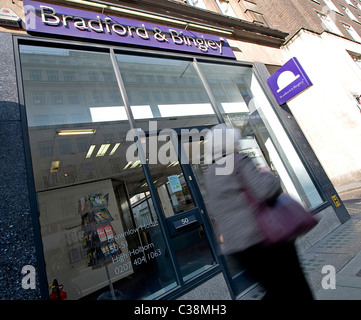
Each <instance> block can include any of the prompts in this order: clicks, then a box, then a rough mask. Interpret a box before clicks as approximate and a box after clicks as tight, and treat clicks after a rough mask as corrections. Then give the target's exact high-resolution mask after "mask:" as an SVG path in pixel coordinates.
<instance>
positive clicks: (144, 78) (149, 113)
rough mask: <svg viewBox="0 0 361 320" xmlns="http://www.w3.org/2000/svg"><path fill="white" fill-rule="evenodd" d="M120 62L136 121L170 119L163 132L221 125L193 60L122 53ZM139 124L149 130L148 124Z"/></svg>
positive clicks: (161, 123) (141, 122)
mask: <svg viewBox="0 0 361 320" xmlns="http://www.w3.org/2000/svg"><path fill="white" fill-rule="evenodd" d="M117 61H118V66H119V70H120V72H121V74H122V78H123V80H124V83H125V88H126V91H127V95H128V98H129V101H130V104H131V107H132V111H133V112H135V110H133V108H135V109H136V112H137V117H136V116H135V115H134V118H135V119H139V120H140V119H141V118H140V117H139V116H140V115H142V114H143V117H142V119H146V118H148V119H152V118H160V117H162V118H165V119H168V120H167V121H162V122H160V123H159V125H160V126H161V127H160V128H159V129H162V128H175V127H189V126H199V125H205V124H216V123H217V119H216V117H215V115H214V111H213V109H212V106H211V103H210V100H209V97H208V95H207V93H206V90H205V88H204V86H203V84H202V82H201V80H200V78H199V76H198V73H197V72H196V70H195V68H194V66H193V61H192V60H190V61H189V60H175V59H173V60H171V59H165V58H153V57H146V56H137V57H134V56H131V55H127V54H118V55H117ZM140 88H141V91H140V92H139V89H140ZM145 115H146V116H145ZM189 116H191V118H190V117H189ZM136 124H137V126H140V127H141V128H142V129H144V131H148V128H147V124H146V123H145V122H144V121H136Z"/></svg>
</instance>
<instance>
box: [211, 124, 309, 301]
mask: <svg viewBox="0 0 361 320" xmlns="http://www.w3.org/2000/svg"><path fill="white" fill-rule="evenodd" d="M240 140H241V132H240V130H238V129H236V128H231V127H228V126H227V125H225V124H220V125H216V126H214V127H213V128H212V129H211V130H210V132H209V133H208V134H207V135H206V136H205V141H206V142H207V144H208V146H209V147H208V151H207V154H206V156H207V157H210V158H211V159H212V164H210V165H209V167H208V169H207V170H206V173H205V191H206V198H207V209H208V210H207V211H208V212H209V215H210V219H211V221H212V224H213V227H214V230H215V234H216V236H217V239H218V243H219V249H220V253H221V254H223V255H225V256H228V258H230V259H231V260H233V261H234V262H236V263H237V264H238V265H239V267H241V268H245V269H246V270H247V271H248V273H249V274H250V275H251V277H252V278H253V279H254V280H255V281H257V282H259V283H260V284H261V285H262V286H263V287H264V288H265V289H266V294H265V295H264V297H263V300H290V299H291V300H313V294H312V291H311V289H310V287H309V285H308V282H307V280H306V278H305V275H304V273H303V270H302V268H301V266H300V262H299V259H298V255H297V251H296V247H295V244H294V241H288V242H284V243H277V244H274V245H265V244H264V243H263V236H262V233H261V232H260V230H259V228H258V225H257V220H256V214H257V212H255V211H256V210H255V209H254V207H252V206H250V205H249V204H248V203H247V202H248V201H247V196H246V194H245V193H246V192H245V190H246V189H247V190H248V191H247V192H250V193H251V194H252V196H253V198H255V199H257V200H258V201H260V202H263V201H265V202H268V203H269V204H272V202H274V201H275V200H276V199H277V197H278V196H279V195H280V194H281V193H282V189H281V183H280V179H279V178H278V177H277V176H275V175H274V174H273V173H272V172H271V171H270V170H268V171H267V170H258V169H257V168H256V166H255V164H254V163H253V160H252V159H251V158H249V157H248V156H247V154H245V153H242V152H241V151H240ZM226 168H227V169H226Z"/></svg>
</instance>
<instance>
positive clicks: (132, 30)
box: [28, 5, 226, 55]
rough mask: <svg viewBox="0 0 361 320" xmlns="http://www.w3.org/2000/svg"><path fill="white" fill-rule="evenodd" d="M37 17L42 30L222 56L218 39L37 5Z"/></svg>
mask: <svg viewBox="0 0 361 320" xmlns="http://www.w3.org/2000/svg"><path fill="white" fill-rule="evenodd" d="M40 13H41V21H42V23H43V24H44V25H45V26H51V27H65V28H67V29H69V27H70V26H74V27H75V28H76V29H77V30H79V31H94V32H96V33H99V34H100V33H102V34H108V35H112V34H115V35H118V36H120V37H130V38H134V36H137V37H139V38H140V39H142V40H151V38H154V39H155V40H157V41H158V42H162V43H169V44H171V45H176V46H186V47H194V48H198V49H199V50H200V51H201V52H204V53H206V52H209V51H214V52H217V54H220V55H222V53H223V47H224V43H225V41H226V40H225V39H223V38H222V37H220V38H219V40H218V41H215V40H210V39H206V38H205V37H204V36H203V35H199V36H196V35H194V36H193V35H186V34H184V32H183V31H177V30H174V29H168V30H164V29H163V31H162V30H161V29H160V28H158V27H155V28H154V27H153V28H152V29H147V27H146V26H145V24H142V25H141V26H140V27H136V26H131V25H122V24H120V23H116V22H112V21H114V19H112V18H110V17H105V18H103V19H102V18H101V17H100V16H99V15H97V16H96V18H95V19H85V18H82V17H79V16H75V15H69V14H60V13H59V14H58V13H57V12H56V11H55V9H54V8H53V7H51V6H49V5H40ZM28 27H29V26H28ZM149 28H151V27H149ZM30 29H32V28H30Z"/></svg>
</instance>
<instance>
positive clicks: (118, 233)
mask: <svg viewBox="0 0 361 320" xmlns="http://www.w3.org/2000/svg"><path fill="white" fill-rule="evenodd" d="M48 2H50V4H48V5H49V6H51V5H56V4H57V5H60V6H62V9H61V10H64V11H63V14H65V15H66V14H67V10H68V9H69V7H66V5H69V6H71V7H72V8H73V9H77V10H80V11H79V12H80V13H79V15H84V17H85V16H88V17H89V16H92V15H100V14H103V12H105V13H106V14H107V15H109V16H115V17H116V19H117V21H118V22H122V21H124V20H122V19H124V17H127V18H129V19H130V21H131V22H129V21H128V23H134V24H136V23H138V22H136V20H141V19H142V20H141V23H142V24H144V25H147V26H148V27H149V28H152V27H151V26H153V27H154V25H156V26H162V27H165V26H167V27H168V23H169V27H168V28H174V29H178V28H179V26H180V25H182V24H183V27H181V28H180V29H179V30H182V32H184V33H186V32H193V33H197V34H201V36H199V38H198V39H203V38H204V39H205V38H207V37H213V39H218V40H217V41H219V42H221V41H223V42H222V43H224V44H229V45H230V47H228V48H231V49H232V50H233V53H234V56H235V57H233V53H232V55H230V56H229V57H224V56H222V55H221V54H220V53H217V54H216V55H206V54H204V52H189V51H185V50H184V48H183V47H181V46H180V45H177V46H176V47H173V48H172V50H165V49H164V48H163V47H148V44H147V45H144V43H142V44H139V43H130V44H129V43H128V44H127V43H123V42H122V41H123V40H124V39H125V38H117V41H114V39H113V40H112V41H111V42H110V41H105V40H104V39H103V40H99V39H98V40H97V39H93V38H92V39H84V33H82V34H81V36H79V37H75V36H74V35H75V34H74V35H73V36H72V38H71V39H69V38H68V37H67V36H66V37H65V36H64V37H63V35H62V33H61V32H57V33H54V30H56V31H60V30H58V29H54V28H56V27H54V26H53V27H52V30H51V32H49V33H47V30H29V34H27V35H24V33H25V31H23V30H15V31H14V30H13V29H8V28H2V29H1V30H0V31H1V32H0V38H1V40H2V41H3V43H4V46H2V47H1V48H0V50H2V53H3V54H2V55H0V57H1V59H3V60H4V65H7V66H9V67H8V70H7V71H6V72H7V75H6V77H8V78H9V79H8V78H6V80H7V81H6V83H5V82H4V85H1V86H0V90H3V88H5V89H8V88H9V85H10V84H11V90H7V91H6V93H4V94H3V95H2V97H4V101H2V102H1V103H0V106H1V108H2V109H1V116H0V117H1V119H0V120H1V121H2V126H1V127H0V133H1V137H6V138H4V139H1V140H0V143H1V150H2V152H3V153H2V154H1V158H0V159H1V160H0V161H1V165H0V170H4V169H3V168H6V169H7V170H6V171H1V173H2V177H3V179H2V184H1V185H0V188H1V189H0V191H1V192H3V193H2V194H4V199H5V201H4V202H1V206H3V203H5V207H4V208H5V211H6V212H8V219H6V221H4V222H3V224H2V225H0V227H1V228H3V229H2V231H3V234H5V235H8V234H9V232H11V234H12V237H11V241H7V240H6V241H4V243H3V246H4V247H5V248H6V251H7V252H11V254H3V255H2V256H1V260H0V261H1V264H2V265H4V266H5V267H4V268H5V269H6V270H7V271H9V272H8V276H7V279H6V282H5V283H7V284H9V285H8V286H5V287H6V288H4V289H2V290H4V294H3V295H2V296H3V297H11V298H13V299H19V298H22V299H23V298H27V297H30V298H31V297H32V298H34V297H36V298H39V297H42V298H47V296H48V284H49V283H50V282H51V281H53V278H58V280H59V282H60V283H62V282H63V283H64V285H65V288H64V290H65V291H66V290H67V289H68V291H69V297H70V298H71V299H78V298H82V299H100V298H102V299H103V298H112V297H113V296H112V295H111V294H110V293H112V292H113V293H119V297H122V298H123V299H173V298H178V297H181V296H182V297H183V298H189V297H192V295H193V294H194V295H197V294H199V292H200V291H201V290H202V289H201V287H200V286H199V285H200V284H202V283H205V282H207V285H209V286H212V285H217V290H216V291H217V294H219V296H216V297H214V296H211V294H212V290H210V291H209V292H204V291H202V292H201V294H202V297H203V298H204V299H214V298H216V299H223V298H230V297H232V298H234V297H235V296H237V295H238V294H240V293H242V292H243V291H244V290H246V289H247V288H248V287H249V286H250V285H251V284H252V281H251V280H250V279H249V278H248V276H247V274H246V273H244V272H243V270H242V269H240V268H238V269H237V268H230V265H229V261H227V260H226V259H223V258H222V257H221V256H219V255H218V254H217V243H216V241H215V239H214V237H213V230H212V225H211V220H210V219H209V214H210V212H208V210H207V195H206V194H205V192H204V190H203V188H202V177H203V173H204V171H205V170H207V163H205V161H204V146H205V145H206V143H207V141H204V132H206V130H209V128H210V127H211V126H212V125H214V124H217V123H219V122H225V123H227V124H229V125H232V126H235V127H238V128H240V130H241V131H242V133H243V140H242V141H241V145H242V147H243V148H244V149H245V151H246V152H248V153H249V154H250V155H251V156H253V157H254V158H255V161H257V164H258V165H259V166H260V167H261V166H269V167H270V168H271V169H272V170H273V171H274V172H275V173H276V174H278V175H279V176H280V177H281V180H282V185H283V187H284V191H285V192H288V193H290V194H291V195H293V196H295V197H296V198H297V199H298V200H299V201H300V202H301V203H303V204H304V206H305V207H307V208H308V209H309V210H312V211H313V212H314V213H315V214H319V215H320V216H322V217H323V219H322V224H320V225H321V227H320V228H318V229H316V230H315V231H314V232H313V233H311V234H308V235H306V236H305V237H304V238H302V239H300V242H299V243H300V247H302V248H305V247H307V245H310V244H312V243H314V242H315V241H318V240H319V239H320V238H321V237H323V236H324V235H325V233H328V232H330V231H331V230H332V229H333V228H334V227H335V226H337V225H339V224H340V223H343V222H344V221H346V220H347V219H348V213H347V211H346V210H345V208H344V206H343V204H342V203H340V205H339V206H335V205H334V203H333V202H332V200H331V197H332V196H336V197H337V194H336V192H335V190H334V189H333V187H332V184H331V183H330V181H329V180H328V178H327V176H326V174H325V172H324V171H323V170H322V167H321V166H320V165H319V163H318V161H317V159H316V157H315V155H314V153H313V152H312V150H311V148H310V147H309V145H308V143H307V140H306V139H305V138H304V135H303V134H302V132H301V130H300V128H299V127H298V126H297V125H296V124H295V122H294V121H293V119H292V118H291V117H290V116H289V114H288V113H286V112H285V110H283V109H282V108H279V106H277V105H276V104H275V103H274V100H273V98H272V97H271V96H270V93H269V91H268V90H267V87H266V79H267V77H268V76H269V73H268V70H274V69H275V68H274V66H278V65H281V64H282V56H281V55H280V50H279V47H280V45H281V44H282V43H283V42H284V39H285V37H286V34H285V33H284V32H282V31H279V30H276V29H272V28H270V27H268V26H267V22H266V20H265V19H264V18H263V16H262V15H261V14H259V13H257V12H256V11H254V10H251V8H248V9H247V10H245V11H246V12H243V11H244V10H243V11H242V10H241V9H242V5H243V4H242V3H243V2H242V3H241V2H239V3H238V2H236V1H230V2H224V1H211V0H207V1H187V3H185V2H184V1H183V2H182V1H163V0H162V1H161V0H157V1H149V0H141V1H137V2H136V3H135V4H132V8H124V6H123V5H122V4H120V3H119V1H111V3H112V4H113V5H114V7H113V8H112V6H110V7H109V4H108V3H107V4H102V3H98V2H97V5H101V6H105V7H103V8H101V9H99V8H98V7H94V6H87V5H86V4H77V5H75V4H68V3H67V4H66V5H65V4H64V3H63V2H60V1H50V0H49V1H48ZM244 2H246V1H244ZM24 3H25V4H26V3H27V2H26V1H25V2H24ZM155 3H156V5H154V4H155ZM31 4H32V5H33V6H34V7H37V6H38V5H39V4H41V3H40V2H31ZM8 5H9V6H10V7H12V8H14V10H15V11H16V10H17V9H15V8H16V6H15V5H13V4H12V3H10V1H9V3H8ZM249 5H250V6H251V4H249ZM198 6H199V7H198ZM202 8H203V9H202ZM204 8H208V9H210V10H213V11H210V10H204ZM231 8H232V9H231ZM125 9H126V10H125ZM139 9H141V10H142V12H140V11H139ZM253 9H254V8H253ZM121 10H123V13H121V14H120V13H119V12H120V11H121ZM144 10H145V11H148V14H147V15H146V16H144V15H140V14H141V13H144V12H143V11H144ZM38 12H40V11H39V10H38ZM100 12H102V13H100ZM124 12H126V13H124ZM18 14H19V15H22V12H18ZM152 15H156V16H152ZM165 15H166V17H165ZM225 15H227V16H225ZM184 16H187V18H186V21H184ZM228 16H230V17H228ZM231 16H233V18H232V17H231ZM235 16H238V17H239V18H241V19H237V18H235ZM143 18H144V21H143ZM39 23H42V22H41V21H39ZM69 23H70V24H71V23H72V22H69ZM122 23H125V22H122ZM150 23H152V24H153V25H151V24H150ZM129 30H134V29H131V26H129V29H128V31H129ZM39 31H41V32H39ZM153 31H154V29H153ZM91 32H92V31H89V33H90V34H92V33H91ZM179 32H181V31H179ZM208 32H209V34H208ZM44 33H45V34H46V39H45V41H44V38H43V37H42V36H44ZM87 34H88V33H87ZM99 34H100V33H97V36H99ZM150 34H154V33H150ZM179 34H180V33H179ZM92 35H93V34H92ZM135 35H136V33H134V36H135ZM202 37H203V38H202ZM214 37H215V38H214ZM134 39H136V38H135V37H133V40H134ZM128 40H129V39H128ZM212 41H213V42H212ZM212 41H211V42H209V45H210V46H213V47H214V48H216V47H215V42H214V41H216V40H212ZM13 48H15V50H13ZM232 50H231V51H232ZM14 60H15V61H16V64H14ZM1 79H3V78H2V77H0V80H1ZM16 79H17V80H16ZM1 84H3V83H1ZM15 89H16V90H15ZM19 99H20V100H19ZM18 102H20V112H19V104H18ZM21 128H22V129H23V131H21V130H20V129H21ZM131 128H137V129H139V128H140V129H142V130H138V131H136V132H137V133H138V135H139V140H137V142H134V141H132V140H131V139H128V140H129V141H127V134H128V133H129V132H130V129H131ZM166 128H170V129H172V130H171V132H172V134H168V135H167V131H162V129H166ZM182 130H183V131H182ZM192 130H193V131H192ZM159 131H161V132H159ZM184 131H185V133H187V134H183V135H182V134H181V133H184ZM21 133H22V134H23V135H22V134H21ZM23 136H24V138H23ZM144 146H145V148H143V147H144ZM182 148H184V149H185V152H183V151H182V150H183V149H182ZM129 151H131V152H130V154H127V152H129ZM180 151H181V152H180ZM128 156H129V157H130V158H131V160H130V158H129V157H128ZM188 160H189V162H188ZM8 168H10V169H13V170H8ZM25 186H26V187H25ZM20 188H23V189H20ZM93 193H102V194H108V195H109V207H108V209H109V212H110V214H111V216H112V217H113V220H112V222H111V226H112V227H113V228H114V231H115V237H116V240H119V241H118V242H117V245H118V246H119V247H120V248H121V249H124V250H123V252H122V253H123V254H124V255H123V256H122V257H123V258H124V259H121V258H120V257H118V258H116V261H115V262H116V263H117V264H116V265H115V264H114V263H113V261H111V260H109V261H108V262H110V264H109V265H107V266H108V267H109V269H108V271H109V274H107V272H106V270H107V269H105V268H103V267H104V266H101V267H102V268H99V269H97V268H95V267H94V266H95V265H96V264H94V265H89V264H88V265H87V264H86V263H85V262H86V260H85V259H84V258H81V256H79V252H80V249H79V248H80V246H81V243H80V241H75V238H76V237H75V238H74V237H73V235H74V234H77V235H78V233H81V230H82V229H83V228H84V225H85V223H83V221H85V219H82V216H80V215H79V211H78V206H77V204H78V201H79V199H81V198H82V197H85V198H86V197H89V194H93ZM14 198H16V199H20V200H17V201H13V200H12V199H14ZM14 202H15V203H14ZM1 210H3V207H1ZM39 217H40V218H39ZM97 217H98V220H99V221H96V222H98V223H99V222H100V223H101V221H100V220H101V219H100V218H99V216H97ZM22 228H26V230H27V233H26V235H24V232H23V229H22ZM73 230H77V231H76V232H75V233H74V232H73ZM92 230H93V231H94V229H92ZM95 230H97V229H95ZM104 230H105V229H104ZM96 232H97V233H94V234H93V236H94V237H95V241H98V242H97V243H99V240H101V234H102V233H101V232H102V231H100V232H99V233H98V231H96ZM14 235H16V236H15V237H14ZM81 236H84V235H78V238H77V239H78V240H79V237H81ZM73 238H74V243H70V247H69V244H68V242H67V241H68V239H73ZM98 238H99V239H98ZM14 239H15V240H16V241H15V240H14ZM87 239H88V238H87ZM100 242H101V241H100ZM71 246H75V247H74V248H73V247H71ZM19 248H21V249H19ZM98 248H99V246H98ZM100 248H104V247H103V246H102V245H101V246H100ZM69 249H70V250H71V251H70V250H69ZM73 249H74V250H73ZM24 252H26V253H27V255H25V254H24ZM69 252H71V255H70V256H69ZM98 252H99V250H98ZM77 253H78V254H77ZM99 254H100V256H99V257H100V258H101V257H102V256H101V254H103V255H104V256H105V254H108V251H107V250H106V248H105V250H101V252H99ZM28 257H30V258H28ZM91 258H93V256H91ZM125 258H127V260H125ZM27 259H29V260H27ZM14 261H18V265H16V266H14ZM9 265H11V268H10V267H9ZM22 265H34V266H36V269H37V273H38V275H39V279H38V284H37V287H36V290H34V291H32V292H30V291H27V292H26V293H24V292H22V291H21V290H20V291H21V292H20V291H19V290H13V288H14V286H13V285H10V281H12V280H13V279H14V278H16V279H18V277H19V274H20V272H21V270H20V269H21V268H22ZM231 269H232V270H231ZM11 270H13V271H11ZM222 271H224V272H222ZM93 275H94V276H93ZM125 275H126V276H125ZM130 275H131V276H130ZM16 281H18V280H16ZM229 288H230V290H229ZM17 289H18V288H17ZM206 295H210V296H206Z"/></svg>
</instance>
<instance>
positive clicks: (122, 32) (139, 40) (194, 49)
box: [24, 0, 235, 58]
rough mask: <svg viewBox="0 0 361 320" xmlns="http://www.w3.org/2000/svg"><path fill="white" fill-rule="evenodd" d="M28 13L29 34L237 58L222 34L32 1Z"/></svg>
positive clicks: (26, 7) (26, 5) (26, 4)
mask: <svg viewBox="0 0 361 320" xmlns="http://www.w3.org/2000/svg"><path fill="white" fill-rule="evenodd" d="M24 13H25V23H26V30H27V32H28V33H41V34H53V35H57V36H67V37H74V38H86V39H92V40H102V41H107V42H113V43H114V42H116V43H122V44H131V45H136V46H146V47H152V48H159V49H165V50H177V51H185V52H190V53H200V54H204V55H212V56H218V57H227V58H235V55H234V53H233V51H232V49H231V47H230V46H229V44H228V41H227V40H226V39H225V38H223V37H219V36H213V35H207V34H202V33H198V32H193V31H188V30H180V29H175V28H172V27H166V26H162V25H155V24H152V23H145V22H141V21H136V20H130V19H126V18H122V17H117V16H110V15H107V14H100V13H96V12H90V11H84V10H79V9H73V8H67V7H62V6H57V5H53V4H46V3H40V2H34V1H28V0H24Z"/></svg>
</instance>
